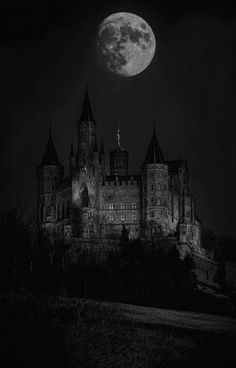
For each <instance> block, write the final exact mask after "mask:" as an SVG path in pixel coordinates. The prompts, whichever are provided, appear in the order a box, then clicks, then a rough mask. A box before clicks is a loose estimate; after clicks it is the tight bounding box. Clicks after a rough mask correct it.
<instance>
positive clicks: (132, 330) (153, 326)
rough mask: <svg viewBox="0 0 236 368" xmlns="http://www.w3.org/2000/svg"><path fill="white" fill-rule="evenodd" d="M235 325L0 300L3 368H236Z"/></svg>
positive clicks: (106, 306) (156, 312)
mask: <svg viewBox="0 0 236 368" xmlns="http://www.w3.org/2000/svg"><path fill="white" fill-rule="evenodd" d="M235 351H236V320H235V319H231V318H228V317H218V316H211V315H206V314H199V313H191V312H181V311H178V312H177V311H169V310H166V309H157V308H148V307H139V306H131V305H125V304H110V303H99V302H93V301H89V302H88V301H86V302H85V301H81V300H80V301H79V300H76V299H70V298H48V297H47V298H46V297H41V298H33V297H19V296H18V297H14V298H10V297H7V296H1V297H0V367H1V368H5V367H6V368H7V367H20V366H22V367H25V368H28V367H31V368H32V367H35V368H38V367H51V368H52V367H57V368H60V367H63V368H74V367H80V368H85V367H86V368H87V367H94V368H95V367H104V368H106V367H109V368H112V367H113V368H123V367H124V368H126V367H135V368H136V367H140V368H149V367H153V368H154V367H155V368H157V367H165V368H172V367H181V368H185V367H191V368H194V367H208V368H210V367H218V368H224V367H235V366H236V357H235V355H236V354H235Z"/></svg>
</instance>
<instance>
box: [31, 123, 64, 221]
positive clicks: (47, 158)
mask: <svg viewBox="0 0 236 368" xmlns="http://www.w3.org/2000/svg"><path fill="white" fill-rule="evenodd" d="M63 172H64V170H63V166H62V165H61V164H60V162H59V158H58V155H57V152H56V149H55V145H54V143H53V140H52V134H51V129H50V133H49V138H48V142H47V145H46V149H45V152H44V155H43V159H42V161H41V164H40V165H39V167H38V170H37V176H38V222H39V224H50V223H52V222H53V221H54V218H55V214H54V212H53V204H54V200H55V198H54V193H55V189H56V188H57V187H58V185H59V184H60V182H61V180H62V178H63Z"/></svg>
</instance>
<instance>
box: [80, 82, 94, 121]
mask: <svg viewBox="0 0 236 368" xmlns="http://www.w3.org/2000/svg"><path fill="white" fill-rule="evenodd" d="M82 121H93V122H95V120H94V117H93V113H92V109H91V104H90V100H89V95H88V89H87V86H86V88H85V94H84V102H83V106H82V110H81V115H80V119H79V122H82Z"/></svg>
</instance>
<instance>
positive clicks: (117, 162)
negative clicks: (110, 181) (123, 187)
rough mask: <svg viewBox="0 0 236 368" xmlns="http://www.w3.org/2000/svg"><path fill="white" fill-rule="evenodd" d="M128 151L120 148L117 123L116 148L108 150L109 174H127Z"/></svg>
mask: <svg viewBox="0 0 236 368" xmlns="http://www.w3.org/2000/svg"><path fill="white" fill-rule="evenodd" d="M128 157H129V153H128V151H126V150H124V149H123V148H121V144H120V128H119V123H118V130H117V148H116V149H114V150H113V151H111V152H110V174H111V175H118V176H126V175H128Z"/></svg>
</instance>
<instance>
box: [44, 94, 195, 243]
mask: <svg viewBox="0 0 236 368" xmlns="http://www.w3.org/2000/svg"><path fill="white" fill-rule="evenodd" d="M77 128H78V143H77V151H76V154H75V152H74V149H73V145H71V150H70V154H69V177H68V178H66V179H65V178H64V168H63V166H62V165H61V164H60V161H59V158H58V155H57V152H56V149H55V146H54V143H53V139H52V135H51V132H50V135H49V139H48V142H47V145H46V149H45V152H44V155H43V159H42V162H41V164H40V165H39V167H38V171H37V175H38V222H39V224H40V225H42V226H43V227H45V228H46V229H48V230H49V231H50V232H51V233H55V234H58V235H59V236H63V237H64V238H65V239H67V240H69V239H71V238H76V239H83V240H86V239H87V240H89V239H91V238H97V239H117V238H119V237H120V236H121V233H122V231H124V229H125V230H126V233H127V234H128V237H129V238H130V239H135V238H140V237H141V238H145V239H150V237H152V236H153V234H154V233H155V232H156V231H159V230H160V229H161V230H162V233H164V234H165V235H166V236H169V237H175V238H176V239H177V240H178V242H179V243H181V244H188V245H189V246H190V248H191V247H192V248H193V249H195V250H197V249H199V247H200V243H201V242H200V223H199V221H198V219H197V217H196V215H195V203H194V198H193V196H192V194H191V192H190V188H189V174H188V168H187V164H186V161H185V160H182V159H178V160H174V161H166V160H165V159H164V157H163V154H162V151H161V148H160V145H159V142H158V139H157V134H156V131H155V128H154V130H153V134H152V137H151V141H150V144H149V147H148V149H147V154H146V157H145V158H144V162H143V164H142V166H141V174H140V175H132V174H131V173H130V172H129V167H128V156H129V154H128V151H126V150H125V149H123V148H122V147H121V145H120V136H119V130H118V133H117V136H118V139H117V147H116V148H115V149H114V150H112V151H111V152H110V155H109V156H110V157H109V164H108V160H107V157H106V154H105V150H104V145H103V143H101V147H100V150H98V146H97V139H96V121H95V119H94V117H93V113H92V109H91V104H90V100H89V96H88V91H87V88H86V91H85V95H84V101H83V106H82V110H81V116H80V119H79V121H78V123H77Z"/></svg>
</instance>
